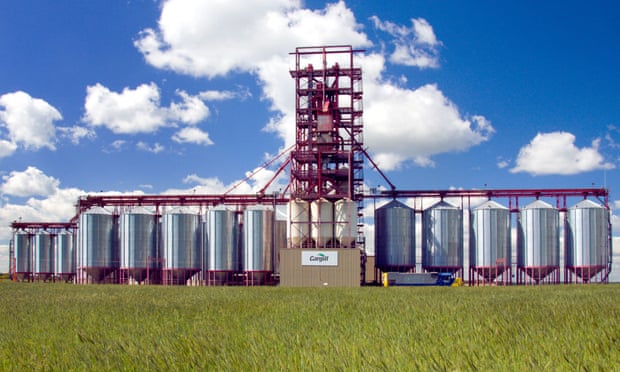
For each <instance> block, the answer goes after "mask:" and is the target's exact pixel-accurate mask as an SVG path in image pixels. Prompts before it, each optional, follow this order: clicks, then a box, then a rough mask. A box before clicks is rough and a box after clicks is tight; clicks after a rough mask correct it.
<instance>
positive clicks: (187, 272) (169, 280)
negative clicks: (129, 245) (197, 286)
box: [162, 207, 202, 285]
mask: <svg viewBox="0 0 620 372" xmlns="http://www.w3.org/2000/svg"><path fill="white" fill-rule="evenodd" d="M162 254H163V259H164V261H163V270H162V276H163V279H162V280H163V283H164V284H177V285H179V284H180V285H186V284H189V282H190V281H191V280H192V279H193V280H196V281H197V280H198V278H197V274H198V273H199V272H200V270H201V267H202V234H201V226H200V215H199V214H198V213H192V212H191V211H189V210H188V209H185V208H181V207H179V208H172V209H170V210H168V211H166V213H164V214H163V216H162Z"/></svg>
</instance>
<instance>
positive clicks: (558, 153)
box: [510, 132, 614, 175]
mask: <svg viewBox="0 0 620 372" xmlns="http://www.w3.org/2000/svg"><path fill="white" fill-rule="evenodd" d="M575 140H576V138H575V136H574V135H573V134H572V133H568V132H551V133H538V134H537V135H536V137H534V138H533V139H532V141H531V142H530V143H529V144H527V145H526V146H524V147H522V148H521V150H519V155H518V156H517V160H516V166H515V167H514V168H512V169H510V172H512V173H518V172H526V173H530V174H533V175H551V174H556V175H572V174H578V173H583V172H589V171H593V170H597V169H613V168H614V165H613V164H612V163H608V162H605V159H604V158H603V156H602V155H601V154H600V153H599V151H598V147H599V143H600V140H599V139H596V140H594V141H592V146H591V147H583V148H579V147H577V146H576V145H575Z"/></svg>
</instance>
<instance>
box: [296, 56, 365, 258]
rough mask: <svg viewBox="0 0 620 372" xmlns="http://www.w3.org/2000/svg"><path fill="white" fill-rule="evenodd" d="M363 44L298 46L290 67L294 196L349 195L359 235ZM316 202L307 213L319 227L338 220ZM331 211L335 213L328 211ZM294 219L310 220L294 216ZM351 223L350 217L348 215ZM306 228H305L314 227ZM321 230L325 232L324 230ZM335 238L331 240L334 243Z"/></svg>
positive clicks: (324, 243) (326, 244)
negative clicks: (357, 60) (358, 59)
mask: <svg viewBox="0 0 620 372" xmlns="http://www.w3.org/2000/svg"><path fill="white" fill-rule="evenodd" d="M358 52H362V50H356V49H353V48H352V47H351V46H350V45H349V46H320V47H303V48H296V49H295V52H293V53H291V54H292V55H293V56H294V58H295V65H294V69H293V70H291V71H290V74H291V77H292V78H293V79H295V147H294V149H293V150H292V151H291V156H290V183H289V189H290V190H289V191H290V197H291V199H296V200H303V201H306V202H309V203H311V202H315V201H318V202H319V203H320V201H321V200H327V201H329V202H331V203H334V202H335V201H337V200H342V199H349V200H352V201H354V202H356V203H357V209H358V211H357V220H356V221H355V222H354V223H355V224H356V225H357V235H358V236H361V235H362V234H363V231H362V223H361V209H362V207H363V204H362V203H363V186H364V185H363V183H364V173H363V172H364V155H365V151H364V150H363V148H362V145H363V121H362V116H363V106H362V95H363V90H362V69H361V68H359V67H356V66H355V65H354V54H355V53H358ZM323 209H324V208H323V207H319V208H318V211H317V212H318V215H312V216H309V217H310V218H311V220H312V224H314V226H315V228H318V230H319V231H323V225H324V224H330V225H333V226H334V227H336V224H337V223H338V222H335V221H333V220H332V218H330V217H327V216H322V214H324V213H329V212H327V210H323ZM330 214H331V213H330ZM289 223H290V224H291V228H292V229H294V230H298V231H302V230H304V229H303V228H301V226H298V227H299V228H298V227H294V226H293V224H309V223H310V221H305V220H304V221H297V220H292V219H291V220H290V221H289ZM348 223H351V221H348ZM310 230H311V228H308V230H307V231H310ZM321 234H323V233H322V232H321ZM302 241H305V242H306V243H305V244H307V242H310V241H313V242H314V243H313V244H312V246H316V248H326V247H333V246H334V245H333V242H334V241H335V240H334V239H329V238H326V239H325V241H323V239H317V240H315V241H314V240H312V239H308V238H306V239H302ZM330 242H331V243H330Z"/></svg>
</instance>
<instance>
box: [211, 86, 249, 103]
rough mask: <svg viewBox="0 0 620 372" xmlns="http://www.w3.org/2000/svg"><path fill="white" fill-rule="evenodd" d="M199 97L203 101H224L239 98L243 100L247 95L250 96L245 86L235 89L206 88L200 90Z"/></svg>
mask: <svg viewBox="0 0 620 372" xmlns="http://www.w3.org/2000/svg"><path fill="white" fill-rule="evenodd" d="M199 96H200V98H202V99H204V100H205V101H225V100H229V99H240V100H244V99H246V98H248V97H251V96H252V93H250V90H249V89H247V88H243V89H239V90H237V91H231V90H207V91H204V92H200V95H199Z"/></svg>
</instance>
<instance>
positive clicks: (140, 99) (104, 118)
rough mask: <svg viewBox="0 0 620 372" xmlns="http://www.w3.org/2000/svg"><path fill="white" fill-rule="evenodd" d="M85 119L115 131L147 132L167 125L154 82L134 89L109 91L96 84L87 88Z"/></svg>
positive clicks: (91, 123) (93, 124) (87, 121)
mask: <svg viewBox="0 0 620 372" xmlns="http://www.w3.org/2000/svg"><path fill="white" fill-rule="evenodd" d="M84 110H85V111H86V113H85V115H84V118H83V120H84V122H86V123H88V124H90V125H92V126H105V127H107V128H108V129H110V130H111V131H112V132H114V133H150V132H155V131H157V130H158V129H159V128H160V127H163V126H164V125H166V120H165V115H164V114H163V112H162V111H161V109H160V108H159V89H158V88H157V85H155V84H154V83H151V84H148V85H147V84H142V85H140V86H138V87H137V88H136V89H130V88H124V89H123V91H122V92H121V93H116V92H112V91H110V90H109V89H108V88H106V87H104V86H103V85H101V84H99V83H97V84H95V85H93V86H89V87H87V88H86V100H85V102H84Z"/></svg>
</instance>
